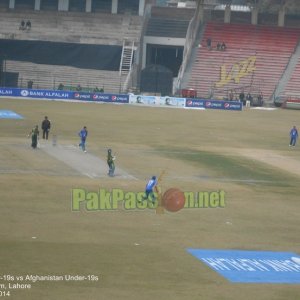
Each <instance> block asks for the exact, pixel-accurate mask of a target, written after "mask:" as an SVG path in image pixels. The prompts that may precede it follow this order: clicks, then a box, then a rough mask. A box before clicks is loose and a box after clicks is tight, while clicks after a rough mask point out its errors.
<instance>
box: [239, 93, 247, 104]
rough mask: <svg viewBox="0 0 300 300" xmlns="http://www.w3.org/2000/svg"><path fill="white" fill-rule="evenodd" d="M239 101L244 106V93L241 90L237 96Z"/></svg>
mask: <svg viewBox="0 0 300 300" xmlns="http://www.w3.org/2000/svg"><path fill="white" fill-rule="evenodd" d="M239 100H240V102H242V103H243V105H246V100H245V93H244V91H243V90H242V91H241V92H240V95H239Z"/></svg>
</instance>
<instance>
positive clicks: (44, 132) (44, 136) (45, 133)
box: [43, 129, 49, 140]
mask: <svg viewBox="0 0 300 300" xmlns="http://www.w3.org/2000/svg"><path fill="white" fill-rule="evenodd" d="M48 134H49V130H48V129H46V130H44V129H43V139H46V140H48Z"/></svg>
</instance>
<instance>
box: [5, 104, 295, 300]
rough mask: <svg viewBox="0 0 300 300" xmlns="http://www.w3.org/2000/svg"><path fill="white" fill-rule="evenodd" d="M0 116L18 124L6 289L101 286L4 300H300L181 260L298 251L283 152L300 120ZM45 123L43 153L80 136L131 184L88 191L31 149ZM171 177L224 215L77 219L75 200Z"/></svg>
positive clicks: (34, 291)
mask: <svg viewBox="0 0 300 300" xmlns="http://www.w3.org/2000/svg"><path fill="white" fill-rule="evenodd" d="M0 109H3V110H13V111H15V112H17V113H19V114H21V115H23V116H24V119H23V120H4V119H0V147H1V151H0V161H1V167H0V192H1V194H0V195H1V201H0V209H1V218H0V228H1V231H0V243H1V245H0V266H1V274H0V276H2V277H3V276H4V275H10V276H14V279H12V278H11V277H8V278H11V281H12V282H13V283H16V282H17V279H16V277H17V276H24V278H25V276H26V275H42V276H45V275H82V276H88V275H93V276H98V281H96V280H90V281H88V280H85V281H65V280H64V281H61V282H51V281H44V282H36V283H31V285H32V286H31V288H30V289H25V290H21V289H18V290H11V297H10V298H9V299H22V300H27V299H30V300H42V299H47V300H48V299H50V300H54V299H55V300H57V299H64V300H67V299H70V300H71V299H72V300H77V299H91V300H94V299H95V300H96V299H105V300H115V299H122V300H124V299H130V300H137V299H143V300H144V299H149V300H150V299H151V300H153V299H157V300H159V299H172V300H177V299H178V300H179V299H180V300H181V299H187V300H194V299H195V300H196V299H197V300H199V299H204V300H220V299H221V300H240V299H243V300H253V299H257V300H280V299H282V300H286V299H288V300H298V299H299V297H300V286H299V285H284V284H281V285H275V284H233V283H230V282H229V281H227V280H226V279H224V278H223V277H221V276H220V275H218V274H217V273H216V272H214V271H212V270H211V269H209V268H208V267H207V266H206V265H204V264H203V263H202V262H200V261H198V260H196V259H195V258H194V257H192V256H191V255H189V254H188V253H187V252H186V248H203V249H206V248H207V249H241V250H243V249H245V250H270V251H289V252H296V253H299V252H300V240H299V228H300V226H299V225H300V221H299V212H300V201H299V194H300V186H299V179H300V167H299V166H300V148H299V147H300V144H299V145H297V147H295V148H290V147H288V143H289V130H290V128H291V127H292V125H297V126H298V127H300V124H299V112H298V111H293V110H281V109H278V110H275V111H263V110H250V109H247V110H244V111H242V112H231V111H217V110H205V111H196V110H182V109H170V108H149V107H138V106H129V105H110V104H94V103H90V104H85V103H66V102H54V101H37V100H32V101H31V100H5V99H1V100H0ZM45 115H47V116H48V117H49V119H50V120H51V122H52V125H53V128H52V130H51V132H50V140H49V141H48V145H50V146H51V139H52V136H53V134H55V135H57V137H58V144H59V145H64V146H68V145H78V136H77V132H78V131H79V130H80V129H81V128H82V127H83V125H86V126H87V127H88V130H89V137H88V141H87V148H88V153H90V154H92V155H95V156H97V157H99V158H101V159H103V160H105V159H106V150H107V149H108V148H112V149H113V152H115V153H116V156H117V160H116V166H117V168H118V167H120V168H122V169H123V170H125V171H126V172H127V173H129V174H131V175H132V176H134V178H135V179H136V180H132V179H123V178H121V179H119V178H118V177H115V178H109V177H101V178H89V177H87V176H84V175H82V174H79V173H78V172H75V171H74V170H73V169H72V168H71V167H70V166H68V165H66V164H64V163H63V162H61V161H59V160H57V159H55V158H54V157H52V156H49V155H48V154H46V152H44V151H43V150H42V149H37V150H32V149H31V148H30V140H29V139H28V138H27V134H28V133H29V131H30V130H31V128H32V127H33V126H34V125H35V124H38V125H40V124H41V121H42V120H43V118H44V116H45ZM41 144H42V145H44V144H45V142H41ZM78 151H79V150H78ZM274 157H275V159H274ZM272 158H273V159H272ZM277 158H278V159H277ZM276 160H277V161H276ZM274 161H275V163H274ZM82 163H84V158H83V162H82ZM289 166H291V167H289ZM163 170H165V171H166V175H165V177H164V178H163V180H162V183H161V186H162V189H163V190H166V189H168V188H171V187H177V188H180V189H181V190H183V191H193V192H200V191H219V190H224V191H225V203H226V207H225V208H218V209H182V210H181V211H179V212H177V213H170V212H165V214H162V215H157V214H155V211H154V210H150V209H146V210H133V211H126V210H124V209H122V208H121V207H120V209H117V210H113V211H94V212H87V211H85V210H84V209H82V210H81V211H80V212H72V211H71V190H72V189H73V188H82V189H85V190H86V191H93V192H97V191H98V190H99V188H105V189H108V190H109V189H112V188H120V189H124V191H133V192H138V191H143V189H144V187H145V184H146V180H147V179H148V178H149V177H150V176H152V175H157V176H158V175H159V174H160V173H161V172H162V171H163ZM93 276H92V277H90V278H91V279H95V277H93ZM19 283H27V284H28V283H29V282H25V281H24V282H19ZM0 284H4V280H3V279H2V280H0ZM5 284H6V285H7V284H8V281H6V283H5ZM2 288H3V286H2ZM0 289H1V285H0Z"/></svg>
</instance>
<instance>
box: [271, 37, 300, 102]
mask: <svg viewBox="0 0 300 300" xmlns="http://www.w3.org/2000/svg"><path fill="white" fill-rule="evenodd" d="M277 95H281V96H284V97H294V98H298V99H299V98H300V43H299V44H298V47H297V50H296V51H295V53H294V54H293V56H292V58H291V60H290V62H289V65H288V67H287V70H286V72H285V73H284V76H283V77H282V80H281V81H280V83H279V85H278V89H277V90H276V92H275V95H274V96H275V97H276V96H277Z"/></svg>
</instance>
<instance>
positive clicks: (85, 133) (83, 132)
mask: <svg viewBox="0 0 300 300" xmlns="http://www.w3.org/2000/svg"><path fill="white" fill-rule="evenodd" d="M78 135H79V137H80V144H79V147H81V149H82V151H83V152H86V150H85V142H86V138H87V136H88V131H87V128H86V126H84V127H83V128H82V129H81V130H80V131H79V133H78Z"/></svg>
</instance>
